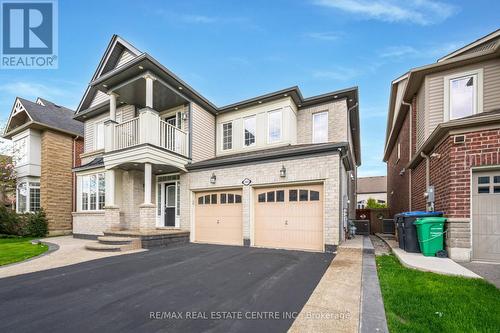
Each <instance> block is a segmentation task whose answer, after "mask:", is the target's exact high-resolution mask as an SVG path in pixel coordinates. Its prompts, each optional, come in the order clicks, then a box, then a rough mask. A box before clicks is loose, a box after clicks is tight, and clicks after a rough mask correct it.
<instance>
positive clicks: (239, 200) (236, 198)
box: [234, 194, 241, 203]
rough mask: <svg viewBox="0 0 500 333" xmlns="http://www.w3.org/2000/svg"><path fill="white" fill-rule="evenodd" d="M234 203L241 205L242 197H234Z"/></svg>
mask: <svg viewBox="0 0 500 333" xmlns="http://www.w3.org/2000/svg"><path fill="white" fill-rule="evenodd" d="M234 203H241V195H239V194H236V195H235V196H234Z"/></svg>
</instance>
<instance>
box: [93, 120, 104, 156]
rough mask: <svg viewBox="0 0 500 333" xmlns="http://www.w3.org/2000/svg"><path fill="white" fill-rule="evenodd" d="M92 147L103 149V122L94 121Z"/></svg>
mask: <svg viewBox="0 0 500 333" xmlns="http://www.w3.org/2000/svg"><path fill="white" fill-rule="evenodd" d="M94 133H95V134H94V149H95V150H99V149H104V122H103V121H100V122H98V123H95V128H94Z"/></svg>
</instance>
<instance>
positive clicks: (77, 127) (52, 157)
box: [4, 97, 83, 235]
mask: <svg viewBox="0 0 500 333" xmlns="http://www.w3.org/2000/svg"><path fill="white" fill-rule="evenodd" d="M73 116H74V111H73V110H70V109H68V108H65V107H63V106H59V105H57V104H54V103H52V102H50V101H48V100H45V99H43V98H38V99H37V100H36V101H35V102H32V101H29V100H26V99H23V98H20V97H18V98H16V100H15V102H14V105H13V107H12V110H11V113H10V116H9V120H8V122H7V125H6V128H5V133H4V138H6V139H9V140H12V141H13V150H14V151H13V153H14V154H13V155H14V157H13V162H14V165H15V170H16V177H17V180H16V186H17V189H16V211H17V212H18V213H25V212H36V211H38V210H40V208H43V210H44V211H45V213H46V215H47V220H48V228H49V234H50V235H60V234H70V233H71V232H72V224H71V223H72V216H71V212H72V211H73V209H74V207H73V204H74V199H73V193H74V190H73V185H74V181H73V173H72V168H73V167H74V166H75V165H74V163H75V158H74V157H75V155H76V154H77V153H78V154H79V150H81V148H80V147H81V146H82V145H83V125H82V123H81V122H79V121H76V120H74V119H73Z"/></svg>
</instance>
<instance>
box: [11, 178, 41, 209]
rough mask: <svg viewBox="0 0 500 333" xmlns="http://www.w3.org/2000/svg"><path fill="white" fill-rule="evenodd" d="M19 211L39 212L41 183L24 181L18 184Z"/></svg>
mask: <svg viewBox="0 0 500 333" xmlns="http://www.w3.org/2000/svg"><path fill="white" fill-rule="evenodd" d="M16 194H17V198H16V199H17V207H16V211H17V212H18V213H26V212H37V211H39V210H40V183H38V182H23V183H20V184H19V185H18V186H17V193H16Z"/></svg>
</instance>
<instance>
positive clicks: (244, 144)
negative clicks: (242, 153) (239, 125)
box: [243, 114, 257, 148]
mask: <svg viewBox="0 0 500 333" xmlns="http://www.w3.org/2000/svg"><path fill="white" fill-rule="evenodd" d="M251 118H253V119H255V141H254V142H253V143H252V144H251V145H248V146H247V145H246V142H245V141H246V140H245V129H246V127H245V121H246V120H247V119H251ZM256 144H257V115H255V114H254V115H251V116H248V117H244V118H243V148H250V147H254V146H255V145H256Z"/></svg>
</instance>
